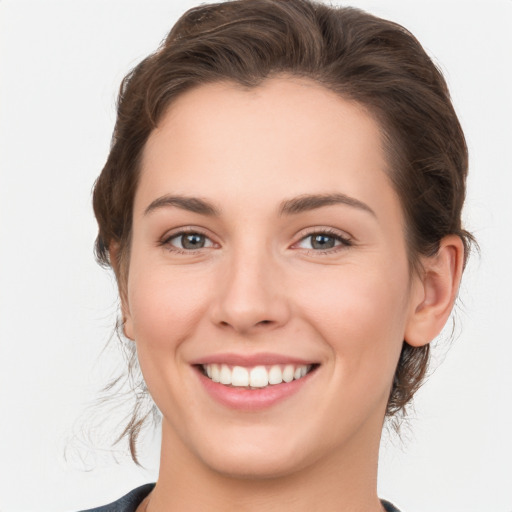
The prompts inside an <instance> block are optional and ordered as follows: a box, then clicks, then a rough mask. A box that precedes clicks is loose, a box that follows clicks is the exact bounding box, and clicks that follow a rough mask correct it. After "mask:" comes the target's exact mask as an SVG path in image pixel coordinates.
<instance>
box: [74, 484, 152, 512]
mask: <svg viewBox="0 0 512 512" xmlns="http://www.w3.org/2000/svg"><path fill="white" fill-rule="evenodd" d="M153 487H155V484H145V485H141V486H140V487H137V488H136V489H133V490H132V491H130V492H129V493H128V494H125V495H124V496H123V497H122V498H119V499H118V500H116V501H114V502H112V503H109V504H108V505H103V506H102V507H96V508H90V509H87V510H81V511H80V512H135V511H136V510H137V507H138V506H139V505H140V504H141V502H142V500H143V499H144V498H145V497H146V496H147V495H148V494H149V493H150V492H151V491H152V490H153Z"/></svg>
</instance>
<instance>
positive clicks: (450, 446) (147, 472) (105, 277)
mask: <svg viewBox="0 0 512 512" xmlns="http://www.w3.org/2000/svg"><path fill="white" fill-rule="evenodd" d="M195 4H196V1H188V0H187V1H185V0H179V1H174V2H171V0H167V1H165V2H164V1H159V2H157V1H153V0H152V1H142V0H139V1H133V0H130V1H129V0H122V1H121V0H108V1H106V0H102V1H99V0H73V1H69V0H68V1H63V0H61V1H50V0H47V1H25V0H16V1H14V0H11V1H6V0H3V1H1V0H0V52H1V53H0V101H1V104H0V109H1V110H0V112H1V117H0V159H1V160H0V165H1V168H0V172H1V181H0V472H1V475H0V510H1V511H2V512H11V511H12V512H17V511H42V512H44V511H52V512H59V511H65V510H77V509H80V508H84V507H90V506H93V505H99V504H104V503H107V502H109V501H111V500H113V499H115V498H117V497H119V496H120V495H122V494H124V493H125V492H127V491H128V490H129V489H131V488H133V487H135V486H136V485H138V484H142V483H145V482H149V481H154V480H155V478H156V472H157V458H156V454H157V451H158V446H157V443H156V442H155V441H153V442H152V443H151V442H148V446H147V453H148V455H147V456H145V457H144V458H143V461H144V463H145V465H146V469H141V468H137V467H136V466H134V465H133V464H131V463H130V462H129V460H128V459H126V458H124V459H121V461H120V464H119V465H116V464H114V463H113V462H111V461H110V459H109V458H108V457H107V456H106V455H105V451H104V448H105V447H104V446H101V447H100V448H99V449H97V450H96V452H90V453H89V455H83V456H84V457H85V462H84V463H81V462H80V459H79V458H78V456H77V455H76V452H74V451H73V450H71V456H69V457H68V459H67V460H65V459H64V456H63V453H64V449H65V447H66V446H67V447H68V453H69V452H70V451H69V447H70V441H69V439H70V435H71V434H72V433H73V432H74V431H76V429H77V425H78V427H79V425H80V423H76V419H77V418H80V416H81V415H83V414H86V415H87V414H89V412H87V411H88V410H87V409H86V406H87V404H88V403H90V402H91V401H92V400H94V399H95V398H96V397H97V396H98V390H99V389H100V387H101V386H102V385H103V384H105V383H106V380H107V378H108V375H109V372H110V370H111V369H112V368H115V365H116V364H117V363H116V359H115V352H107V353H105V354H103V355H102V354H100V352H101V350H102V348H103V347H104V345H105V343H106V341H107V339H108V337H109V335H110V333H111V330H112V326H113V324H114V321H115V317H116V309H117V302H116V301H117V299H116V294H115V287H114V284H113V280H112V278H111V276H110V275H109V274H108V272H106V271H104V270H102V269H100V268H99V267H98V266H97V265H96V264H95V262H94V259H93V254H92V246H93V241H94V238H95V228H96V226H95V221H94V218H93V214H92V208H91V205H90V203H91V187H92V185H93V182H94V179H95V178H96V176H97V175H98V173H99V171H100V169H101V167H102V165H103V163H104V161H105V159H106V156H107V153H108V148H109V141H110V134H111V131H112V128H113V123H114V119H115V117H114V116H115V113H114V104H115V97H116V93H117V88H118V85H119V83H120V81H121V79H122V77H123V76H124V74H125V73H126V72H127V71H128V70H129V69H130V68H131V67H133V66H134V65H135V64H136V63H137V62H138V61H139V60H140V59H141V58H142V57H144V56H145V55H146V54H148V53H149V52H150V51H152V50H154V49H155V48H156V46H157V44H158V43H159V42H160V40H161V39H162V38H163V37H164V36H165V34H166V32H167V31H168V30H169V29H170V28H171V26H172V25H173V23H174V22H175V20H176V19H177V17H178V16H179V15H180V14H181V13H182V12H183V11H184V10H185V9H187V8H189V7H191V6H193V5H195ZM351 5H354V6H358V7H362V8H365V9H368V10H369V11H370V12H372V13H374V14H377V15H380V16H383V17H387V18H389V19H392V20H395V21H398V22H399V23H402V24H403V25H405V26H406V27H407V28H409V29H410V30H411V31H412V32H413V33H414V34H415V35H416V36H417V37H418V38H419V40H420V41H421V42H422V43H423V45H424V47H425V48H426V49H427V51H428V52H429V53H430V55H431V56H433V57H434V59H435V60H436V62H437V63H438V64H439V65H440V66H441V68H442V70H443V71H444V72H445V74H446V78H447V80H448V83H449V85H450V87H451V91H452V96H453V100H454V103H455V107H456V109H457V112H458V113H459V116H460V119H461V122H462V125H463V127H464V129H465V132H466V135H467V139H468V143H469V148H470V156H471V166H470V172H471V177H470V180H469V191H468V200H467V207H466V210H465V220H466V225H467V227H468V228H469V229H470V230H472V231H474V233H475V234H476V236H477V238H478V240H479V241H480V245H481V248H482V255H481V257H478V256H476V257H474V258H473V260H472V262H471V264H470V266H469V269H468V272H467V274H466V276H465V281H464V284H463V287H462V301H461V303H460V306H459V308H458V314H457V316H458V318H457V324H458V326H459V328H458V330H457V332H459V334H460V335H459V336H458V338H457V339H456V340H455V342H454V343H453V345H452V347H451V348H450V350H448V343H447V342H444V343H442V344H441V345H440V346H439V347H438V348H437V349H436V350H435V354H436V361H437V363H441V362H442V364H440V365H439V368H438V369H437V371H435V372H434V374H433V375H432V377H431V378H430V379H429V382H428V383H427V384H426V385H425V387H424V388H423V389H422V391H421V392H420V393H419V395H418V399H417V401H416V411H415V413H414V414H413V419H412V421H411V424H410V426H409V427H408V428H406V429H405V431H404V439H403V441H400V440H398V439H396V438H395V439H394V440H392V441H389V440H388V441H385V442H384V446H383V451H382V460H381V467H380V476H379V478H380V480H379V491H380V495H381V496H383V497H387V498H388V499H390V500H392V501H395V502H396V504H397V505H398V506H400V508H402V509H403V511H404V512H433V511H435V512H477V511H478V512H484V511H485V512H487V511H493V512H510V511H512V371H511V366H512V364H511V363H512V336H511V334H510V321H511V318H512V300H511V297H510V294H511V291H512V278H511V271H510V268H511V262H510V254H511V253H512V242H511V236H510V235H511V230H512V205H511V202H512V200H511V187H512V177H511V175H512V157H511V146H512V100H511V89H510V87H511V86H510V83H511V79H512V72H511V63H512V1H510V0H485V1H484V0H482V1H478V2H477V1H469V0H465V1H460V2H458V1H455V0H445V1H442V2H441V1H439V2H437V1H428V2H426V1H412V0H401V1H398V0H373V1H371V0H357V1H353V2H352V3H351ZM443 359H444V361H442V360H443ZM120 364H122V361H120ZM84 411H85V413H84ZM71 446H72V447H73V446H74V445H73V443H71ZM84 468H85V469H88V471H84ZM328 512H329V511H328Z"/></svg>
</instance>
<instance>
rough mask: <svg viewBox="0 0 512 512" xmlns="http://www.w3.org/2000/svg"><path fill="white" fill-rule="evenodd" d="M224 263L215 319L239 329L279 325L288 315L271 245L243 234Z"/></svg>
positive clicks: (277, 265) (243, 330)
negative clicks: (243, 239) (244, 237)
mask: <svg viewBox="0 0 512 512" xmlns="http://www.w3.org/2000/svg"><path fill="white" fill-rule="evenodd" d="M225 264H226V267H225V273H224V276H223V280H222V285H221V286H220V290H219V294H218V297H217V305H216V315H215V317H216V322H217V323H219V324H221V325H223V326H227V325H229V326H231V327H232V328H233V329H235V330H236V331H239V332H248V331H250V330H252V329H261V328H262V327H263V326H266V327H267V328H271V327H276V326H279V325H282V324H283V323H284V322H285V321H286V319H287V317H288V307H287V301H286V297H285V295H284V289H283V286H282V284H283V283H282V280H281V279H280V278H279V275H280V272H279V268H278V267H279V264H278V261H277V258H276V256H275V254H273V251H272V250H271V247H269V246H268V244H265V243H263V242H261V241H260V242H258V241H257V239H256V238H252V237H246V240H245V241H244V242H242V243H240V244H238V245H237V246H236V247H233V249H232V251H229V256H228V257H227V258H226V262H225ZM281 275H282V274H281Z"/></svg>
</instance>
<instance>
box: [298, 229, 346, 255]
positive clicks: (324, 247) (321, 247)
mask: <svg viewBox="0 0 512 512" xmlns="http://www.w3.org/2000/svg"><path fill="white" fill-rule="evenodd" d="M350 245H352V242H351V241H350V240H349V239H348V238H345V237H343V236H341V235H340V234H338V233H332V232H329V231H322V232H317V233H310V234H309V235H307V236H305V237H303V238H302V239H301V240H300V241H299V242H298V244H297V247H300V248H301V249H307V250H313V251H329V250H331V249H335V248H336V247H340V246H350Z"/></svg>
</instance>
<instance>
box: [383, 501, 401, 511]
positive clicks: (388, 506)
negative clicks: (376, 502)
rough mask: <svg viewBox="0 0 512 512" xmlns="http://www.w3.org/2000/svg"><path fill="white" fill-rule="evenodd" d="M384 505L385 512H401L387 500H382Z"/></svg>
mask: <svg viewBox="0 0 512 512" xmlns="http://www.w3.org/2000/svg"><path fill="white" fill-rule="evenodd" d="M380 502H381V503H382V506H383V507H384V510H385V511H386V512H400V510H398V509H397V508H396V507H395V506H394V505H393V504H392V503H390V502H389V501H386V500H380Z"/></svg>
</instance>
